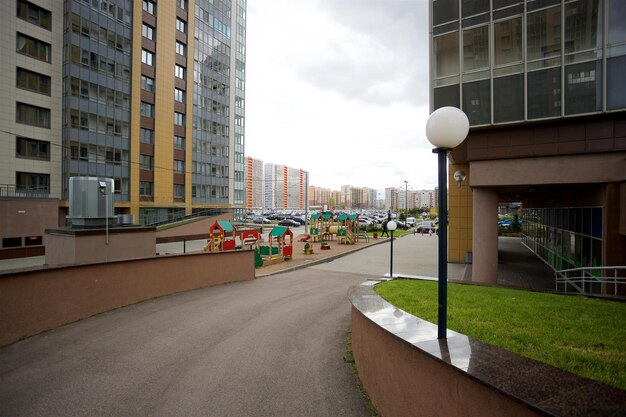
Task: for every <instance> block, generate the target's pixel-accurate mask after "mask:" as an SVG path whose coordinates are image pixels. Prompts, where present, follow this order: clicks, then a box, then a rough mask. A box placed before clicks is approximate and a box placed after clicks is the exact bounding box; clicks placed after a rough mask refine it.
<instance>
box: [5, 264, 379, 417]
mask: <svg viewBox="0 0 626 417" xmlns="http://www.w3.org/2000/svg"><path fill="white" fill-rule="evenodd" d="M172 279H176V277H172ZM365 279H366V277H365V276H364V275H363V274H355V273H346V272H337V271H328V270H321V269H316V268H307V269H302V270H299V271H295V272H290V273H284V274H279V275H274V276H270V277H266V278H262V279H257V280H254V281H249V282H243V283H234V284H227V285H222V286H218V287H212V288H206V289H201V290H195V291H189V292H185V293H181V294H175V295H172V296H168V297H163V298H160V299H156V300H151V301H147V302H143V303H140V304H136V305H133V306H129V307H124V308H120V309H117V310H114V311H111V312H108V313H104V314H100V315H97V316H94V317H91V318H89V319H86V320H82V321H80V322H76V323H73V324H70V325H67V326H63V327H61V328H59V329H56V330H53V331H49V332H46V333H43V334H41V335H38V336H35V337H32V338H30V339H27V340H24V341H22V342H18V343H15V344H13V345H11V346H8V347H5V348H2V349H0V416H88V415H97V416H257V417H258V416H316V417H320V416H329V417H330V416H332V417H336V416H370V415H371V414H370V413H369V412H368V410H367V408H366V405H365V401H364V399H363V397H362V395H361V393H360V391H359V389H358V386H357V382H356V379H355V377H354V376H353V375H352V369H351V366H350V364H348V363H346V362H345V361H344V356H345V355H346V342H347V337H348V331H349V328H350V303H349V301H348V299H347V295H346V293H347V290H348V288H349V287H351V286H352V285H355V284H358V283H361V282H363V281H364V280H365Z"/></svg>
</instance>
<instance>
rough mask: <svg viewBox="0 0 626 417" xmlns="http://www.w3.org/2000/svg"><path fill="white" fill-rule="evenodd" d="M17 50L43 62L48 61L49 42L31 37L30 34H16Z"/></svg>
mask: <svg viewBox="0 0 626 417" xmlns="http://www.w3.org/2000/svg"><path fill="white" fill-rule="evenodd" d="M16 49H17V52H18V53H20V54H23V55H26V56H29V57H31V58H35V59H38V60H40V61H44V62H50V49H51V46H50V44H49V43H45V42H42V41H40V40H38V39H35V38H31V37H30V36H26V35H22V34H21V33H18V34H17V48H16Z"/></svg>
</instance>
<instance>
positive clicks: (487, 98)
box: [463, 80, 491, 126]
mask: <svg viewBox="0 0 626 417" xmlns="http://www.w3.org/2000/svg"><path fill="white" fill-rule="evenodd" d="M490 86H491V83H490V82H489V80H482V81H476V82H473V83H465V84H463V111H464V112H465V114H467V117H468V118H469V121H470V125H472V126H475V125H483V124H488V123H491V92H490Z"/></svg>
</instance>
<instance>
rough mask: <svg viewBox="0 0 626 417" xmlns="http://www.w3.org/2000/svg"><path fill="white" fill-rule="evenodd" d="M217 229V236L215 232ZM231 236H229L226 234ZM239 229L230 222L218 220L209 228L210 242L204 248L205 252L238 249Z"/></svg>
mask: <svg viewBox="0 0 626 417" xmlns="http://www.w3.org/2000/svg"><path fill="white" fill-rule="evenodd" d="M216 229H217V234H216V233H215V230H216ZM227 233H228V234H229V236H227V235H226V234H227ZM236 235H237V228H236V227H235V226H233V225H232V224H231V223H230V222H229V221H228V220H218V221H216V222H215V223H213V225H212V226H211V227H209V240H208V241H207V246H206V247H205V248H204V250H205V252H221V251H225V250H235V249H237V241H236V240H235V236H236Z"/></svg>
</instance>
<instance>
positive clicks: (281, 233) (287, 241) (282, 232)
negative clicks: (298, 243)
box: [258, 226, 293, 260]
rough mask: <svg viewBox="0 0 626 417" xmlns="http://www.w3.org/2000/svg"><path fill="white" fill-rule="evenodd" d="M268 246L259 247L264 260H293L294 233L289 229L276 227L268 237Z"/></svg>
mask: <svg viewBox="0 0 626 417" xmlns="http://www.w3.org/2000/svg"><path fill="white" fill-rule="evenodd" d="M267 240H268V242H267V243H268V245H267V246H266V245H258V249H259V254H260V255H261V258H262V259H267V260H275V259H279V258H281V257H282V258H283V259H285V260H287V259H291V257H292V255H293V232H292V231H291V230H290V229H289V228H288V227H283V226H274V228H273V229H272V231H271V232H270V234H269V236H268V239H267Z"/></svg>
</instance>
